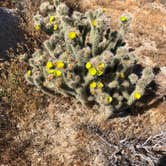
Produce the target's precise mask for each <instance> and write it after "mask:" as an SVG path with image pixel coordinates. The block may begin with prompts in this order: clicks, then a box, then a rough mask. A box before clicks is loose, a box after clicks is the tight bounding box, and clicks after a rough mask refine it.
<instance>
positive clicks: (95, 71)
mask: <svg viewBox="0 0 166 166" xmlns="http://www.w3.org/2000/svg"><path fill="white" fill-rule="evenodd" d="M89 74H90V75H92V76H95V75H96V74H97V70H96V69H95V68H94V67H92V68H90V69H89Z"/></svg>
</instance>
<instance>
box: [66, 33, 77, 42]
mask: <svg viewBox="0 0 166 166" xmlns="http://www.w3.org/2000/svg"><path fill="white" fill-rule="evenodd" d="M68 37H69V39H72V40H73V39H75V38H76V37H77V34H76V32H69V34H68Z"/></svg>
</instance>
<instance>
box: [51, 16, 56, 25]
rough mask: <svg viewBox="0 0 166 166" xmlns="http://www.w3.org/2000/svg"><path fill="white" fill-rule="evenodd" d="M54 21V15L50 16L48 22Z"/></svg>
mask: <svg viewBox="0 0 166 166" xmlns="http://www.w3.org/2000/svg"><path fill="white" fill-rule="evenodd" d="M54 21H55V17H54V16H50V23H51V24H52V23H53V22H54Z"/></svg>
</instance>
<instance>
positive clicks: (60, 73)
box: [54, 70, 62, 77]
mask: <svg viewBox="0 0 166 166" xmlns="http://www.w3.org/2000/svg"><path fill="white" fill-rule="evenodd" d="M54 75H55V77H61V76H62V72H61V71H60V70H55V71H54Z"/></svg>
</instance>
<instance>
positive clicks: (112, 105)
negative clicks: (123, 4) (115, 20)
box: [26, 1, 154, 113]
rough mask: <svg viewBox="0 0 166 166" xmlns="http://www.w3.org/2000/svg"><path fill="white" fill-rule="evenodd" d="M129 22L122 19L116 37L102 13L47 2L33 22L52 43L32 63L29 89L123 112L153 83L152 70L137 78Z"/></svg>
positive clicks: (48, 42) (149, 69) (43, 4)
mask: <svg viewBox="0 0 166 166" xmlns="http://www.w3.org/2000/svg"><path fill="white" fill-rule="evenodd" d="M129 21H130V18H129V17H128V16H125V15H124V16H122V17H121V18H120V24H121V28H120V30H119V31H112V30H111V29H110V26H109V17H107V16H105V14H104V10H103V9H97V10H96V11H91V10H89V11H87V12H86V13H80V12H78V11H74V12H72V13H71V11H70V10H69V8H68V7H67V6H66V5H65V4H64V3H60V2H58V1H55V2H54V4H50V3H49V2H44V3H42V4H41V6H40V11H39V12H38V13H37V14H36V15H35V16H34V27H35V29H36V30H37V31H44V32H46V33H47V34H48V35H50V38H49V39H48V40H46V41H45V42H44V44H43V48H42V49H40V50H38V51H36V52H35V53H34V54H33V55H32V58H31V59H30V60H29V64H30V70H29V71H28V72H27V74H26V79H27V81H28V82H29V83H31V84H33V85H35V86H36V87H37V88H39V89H40V90H41V91H43V92H44V93H46V94H49V95H56V94H62V95H69V96H73V97H75V98H76V99H77V100H79V101H80V102H81V103H82V104H84V105H91V104H93V105H95V106H98V108H99V109H100V110H101V111H110V113H116V112H119V111H123V110H125V109H126V108H128V107H129V106H131V105H132V104H134V103H135V101H136V100H139V99H140V98H141V97H142V96H143V95H144V92H145V88H146V86H147V85H148V84H149V83H150V82H151V81H152V80H153V78H154V75H153V72H152V69H151V68H145V69H143V70H142V74H140V73H139V74H138V71H136V70H135V68H136V66H137V65H138V61H137V58H136V56H135V55H133V52H132V51H130V50H129V49H128V48H127V47H126V46H125V42H124V39H123V38H124V37H123V36H124V32H125V30H126V27H127V26H128V24H129Z"/></svg>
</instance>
